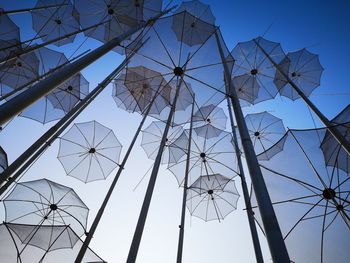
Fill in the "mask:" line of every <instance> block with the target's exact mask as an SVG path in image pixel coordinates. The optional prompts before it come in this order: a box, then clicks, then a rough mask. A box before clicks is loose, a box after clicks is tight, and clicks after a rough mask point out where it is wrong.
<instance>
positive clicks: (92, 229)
mask: <svg viewBox="0 0 350 263" xmlns="http://www.w3.org/2000/svg"><path fill="white" fill-rule="evenodd" d="M162 88H163V87H161V85H160V86H159V88H158V90H157V92H156V93H155V94H154V97H153V98H152V101H151V102H150V104H149V105H148V107H147V110H146V112H145V113H144V114H143V118H142V120H141V122H140V124H139V127H138V128H137V130H136V133H135V135H134V138H133V139H132V141H131V143H130V145H129V148H128V150H127V151H126V153H125V156H124V158H123V161H122V163H121V164H120V165H119V169H118V171H117V173H116V175H115V177H114V179H113V182H112V184H111V186H110V187H109V190H108V192H107V194H106V196H105V198H104V200H103V203H102V205H101V207H100V209H99V210H98V212H97V214H96V217H95V219H94V221H93V223H92V225H91V227H90V230H89V232H88V234H87V236H86V238H85V240H84V243H83V245H82V247H81V248H80V251H79V253H78V255H77V258H76V259H75V263H81V262H82V260H83V258H84V255H85V253H86V250H87V249H88V246H89V244H90V241H91V239H92V237H93V235H94V233H95V231H96V229H97V226H98V224H99V222H100V220H101V218H102V215H103V212H104V210H105V208H106V206H107V204H108V201H109V199H110V197H111V195H112V193H113V191H114V188H115V186H116V184H117V182H118V179H119V177H120V175H121V173H122V171H123V170H124V167H125V164H126V162H127V160H128V158H129V155H130V153H131V151H132V149H133V147H134V144H135V142H136V140H137V137H138V136H139V134H140V132H141V129H142V126H143V124H144V123H145V121H146V119H147V116H148V114H149V112H150V110H151V108H152V106H153V103H154V101H155V100H156V98H157V96H158V94H159V91H160V90H161V89H162Z"/></svg>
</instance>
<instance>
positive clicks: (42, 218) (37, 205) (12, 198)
mask: <svg viewBox="0 0 350 263" xmlns="http://www.w3.org/2000/svg"><path fill="white" fill-rule="evenodd" d="M3 203H4V206H5V214H6V216H5V218H6V220H5V221H6V222H7V223H16V224H31V225H40V226H41V225H49V226H55V225H70V227H71V228H72V229H73V230H74V231H75V232H76V233H77V234H78V235H79V236H81V235H82V234H83V233H84V232H85V229H86V224H87V216H88V213H89V209H88V208H87V207H86V205H85V204H84V203H83V201H82V200H81V199H80V198H79V196H78V195H77V194H76V193H75V192H74V190H73V189H71V188H69V187H66V186H64V185H61V184H58V183H55V182H52V181H50V180H47V179H39V180H34V181H28V182H23V183H18V184H17V185H16V186H15V187H14V189H13V190H12V191H11V193H10V194H9V195H8V196H6V198H5V199H4V200H3Z"/></svg>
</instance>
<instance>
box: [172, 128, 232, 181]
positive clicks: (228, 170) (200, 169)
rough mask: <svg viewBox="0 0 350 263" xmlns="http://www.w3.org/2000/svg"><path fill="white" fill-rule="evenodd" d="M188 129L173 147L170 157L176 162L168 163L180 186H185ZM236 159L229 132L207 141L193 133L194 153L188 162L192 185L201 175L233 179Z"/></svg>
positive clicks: (191, 152) (192, 145)
mask: <svg viewBox="0 0 350 263" xmlns="http://www.w3.org/2000/svg"><path fill="white" fill-rule="evenodd" d="M188 133H189V131H188V130H185V131H184V132H183V133H182V134H181V136H180V137H179V138H178V139H177V140H175V141H174V142H173V143H172V144H171V145H170V146H169V150H170V156H173V159H174V162H173V163H169V165H168V169H169V170H170V171H171V172H172V173H173V174H174V175H175V177H176V179H177V181H178V183H179V185H183V183H184V178H185V166H186V160H187V155H186V153H187V149H188V148H187V145H188V140H189V139H188V137H189V136H188ZM237 170H238V169H237V158H236V153H235V150H234V146H233V144H232V135H231V133H229V132H225V131H223V132H221V133H220V135H219V136H217V137H212V138H204V137H200V136H198V135H196V134H195V133H193V134H192V141H191V151H190V159H189V178H188V181H189V184H191V183H193V182H194V181H195V180H196V179H197V178H199V177H201V176H209V175H211V174H217V173H219V174H225V176H226V177H229V178H233V177H234V176H236V175H237V174H238V173H237V172H236V171H237Z"/></svg>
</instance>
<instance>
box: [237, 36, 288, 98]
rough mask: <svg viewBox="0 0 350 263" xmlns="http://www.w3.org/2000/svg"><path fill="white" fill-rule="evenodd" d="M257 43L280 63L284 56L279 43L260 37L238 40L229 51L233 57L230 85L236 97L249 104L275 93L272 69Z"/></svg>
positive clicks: (272, 96) (273, 69) (273, 71)
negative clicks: (231, 84) (234, 90)
mask: <svg viewBox="0 0 350 263" xmlns="http://www.w3.org/2000/svg"><path fill="white" fill-rule="evenodd" d="M255 41H256V42H255ZM257 43H258V44H259V45H260V46H262V47H263V48H264V50H265V51H266V52H267V54H268V55H269V56H270V57H271V58H273V59H274V61H275V62H276V63H280V62H281V61H282V60H283V59H284V58H285V54H284V52H283V50H282V48H281V46H280V44H279V43H276V42H272V41H269V40H266V39H264V38H262V37H259V38H256V39H253V40H250V41H246V42H240V43H238V44H237V45H236V47H235V48H234V49H233V50H232V52H231V55H232V57H233V58H234V59H235V64H234V67H233V70H232V81H233V84H234V85H233V86H234V87H235V89H236V92H237V95H238V97H239V98H240V99H241V100H244V101H245V102H247V103H249V104H256V103H258V102H261V101H264V100H268V99H272V98H274V97H275V96H276V95H277V93H278V89H277V87H276V85H275V83H274V78H275V74H276V69H275V67H274V65H273V64H272V63H271V62H270V60H269V59H267V57H266V56H265V54H264V53H263V52H262V51H261V49H260V48H259V47H258V46H257Z"/></svg>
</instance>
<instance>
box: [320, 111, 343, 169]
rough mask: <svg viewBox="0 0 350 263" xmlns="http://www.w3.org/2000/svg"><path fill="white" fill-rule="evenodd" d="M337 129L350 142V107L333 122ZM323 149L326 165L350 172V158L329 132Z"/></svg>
mask: <svg viewBox="0 0 350 263" xmlns="http://www.w3.org/2000/svg"><path fill="white" fill-rule="evenodd" d="M331 122H332V123H333V124H334V125H335V128H336V129H337V130H338V131H339V132H340V133H341V134H342V135H343V136H344V138H345V139H346V140H347V141H349V140H350V105H348V106H347V107H346V108H345V109H344V110H342V111H341V112H340V113H339V114H338V115H337V116H336V117H335V118H334V119H333V120H332V121H331ZM321 149H322V151H323V155H324V159H325V163H326V165H329V166H333V167H336V168H339V169H342V170H343V171H344V172H346V173H349V172H350V157H349V154H348V153H347V152H346V151H345V150H344V149H343V147H342V146H341V145H340V144H339V143H338V142H337V140H336V139H335V138H334V136H333V135H332V134H331V133H330V132H329V131H327V132H326V135H325V137H324V139H323V141H322V144H321Z"/></svg>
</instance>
